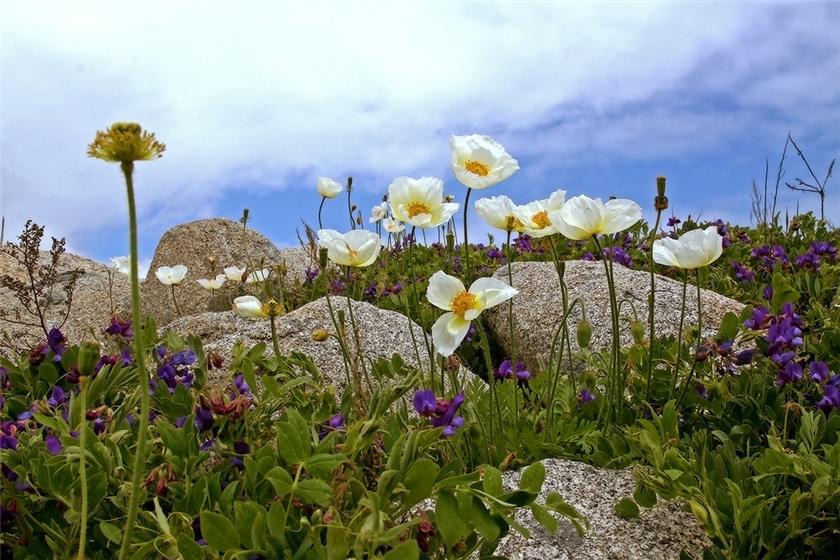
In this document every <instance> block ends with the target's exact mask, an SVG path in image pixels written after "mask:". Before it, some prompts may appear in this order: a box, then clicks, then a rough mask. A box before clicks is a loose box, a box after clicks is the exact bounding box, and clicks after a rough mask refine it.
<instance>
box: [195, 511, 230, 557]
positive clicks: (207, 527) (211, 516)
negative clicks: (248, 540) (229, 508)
mask: <svg viewBox="0 0 840 560" xmlns="http://www.w3.org/2000/svg"><path fill="white" fill-rule="evenodd" d="M201 534H202V535H204V540H206V541H207V544H208V545H210V546H212V547H213V548H215V549H216V550H217V551H220V552H221V551H225V550H236V549H238V548H239V533H237V531H236V527H234V525H233V523H232V522H231V520H230V519H228V518H227V517H225V516H224V515H219V514H218V513H213V512H212V511H202V512H201Z"/></svg>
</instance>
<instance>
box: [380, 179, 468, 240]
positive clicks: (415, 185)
mask: <svg viewBox="0 0 840 560" xmlns="http://www.w3.org/2000/svg"><path fill="white" fill-rule="evenodd" d="M388 201H389V203H390V204H391V213H392V214H393V216H394V219H396V220H399V221H401V222H405V223H407V224H411V225H412V226H416V227H419V228H424V229H425V228H433V227H437V226H439V225H441V224H443V223H446V222H447V221H449V218H451V217H452V215H453V214H454V213H455V212H457V211H458V205H457V204H456V203H454V202H444V201H443V181H441V180H440V179H437V178H436V177H420V178H419V179H412V178H410V177H399V178H398V179H395V180H394V182H393V183H391V185H390V186H389V187H388Z"/></svg>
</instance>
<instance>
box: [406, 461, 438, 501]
mask: <svg viewBox="0 0 840 560" xmlns="http://www.w3.org/2000/svg"><path fill="white" fill-rule="evenodd" d="M438 473H440V467H439V466H438V464H437V463H435V462H434V461H432V460H431V459H426V458H422V459H418V460H417V461H415V462H414V464H413V465H411V467H410V468H409V469H408V472H407V473H405V477H404V478H403V486H405V487H406V489H407V490H408V494H406V495H404V496H403V497H402V505H403V507H406V508H408V507H411V506H413V505H414V504H416V503H418V502H420V501H421V500H425V499H426V498H428V497H429V496H431V495H432V490H433V489H434V487H435V479H436V478H437V476H438Z"/></svg>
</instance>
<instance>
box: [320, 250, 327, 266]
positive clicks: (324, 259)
mask: <svg viewBox="0 0 840 560" xmlns="http://www.w3.org/2000/svg"><path fill="white" fill-rule="evenodd" d="M318 264H319V265H320V266H321V270H324V269H325V268H327V248H326V247H321V248H319V249H318Z"/></svg>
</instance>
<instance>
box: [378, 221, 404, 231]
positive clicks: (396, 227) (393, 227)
mask: <svg viewBox="0 0 840 560" xmlns="http://www.w3.org/2000/svg"><path fill="white" fill-rule="evenodd" d="M382 227H384V228H385V231H387V232H388V233H399V232H401V231H404V230H405V226H404V225H403V223H402V222H401V221H399V220H395V219H393V218H385V219H384V220H382Z"/></svg>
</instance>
